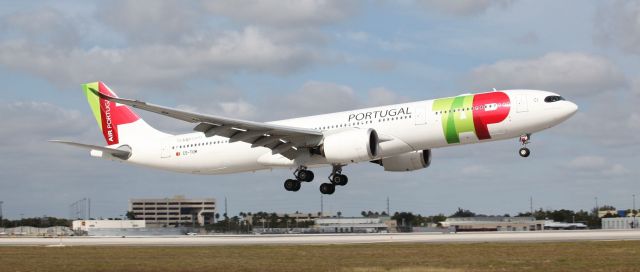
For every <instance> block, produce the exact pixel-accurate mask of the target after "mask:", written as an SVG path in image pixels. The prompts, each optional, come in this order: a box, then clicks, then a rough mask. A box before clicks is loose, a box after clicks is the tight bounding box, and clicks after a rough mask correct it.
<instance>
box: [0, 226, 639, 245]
mask: <svg viewBox="0 0 640 272" xmlns="http://www.w3.org/2000/svg"><path fill="white" fill-rule="evenodd" d="M624 240H640V230H589V231H542V232H492V233H486V232H484V233H451V234H442V233H386V234H295V235H290V234H289V235H206V236H170V237H157V236H156V237H149V236H148V237H126V238H122V237H120V236H118V237H65V238H62V239H59V238H58V239H54V238H34V237H3V238H0V246H215V245H288V244H298V245H323V244H371V243H486V242H492V243H496V242H499V243H510V242H562V241H624Z"/></svg>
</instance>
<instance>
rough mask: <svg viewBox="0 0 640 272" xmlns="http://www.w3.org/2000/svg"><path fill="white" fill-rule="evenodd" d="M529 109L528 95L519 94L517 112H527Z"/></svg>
mask: <svg viewBox="0 0 640 272" xmlns="http://www.w3.org/2000/svg"><path fill="white" fill-rule="evenodd" d="M527 111H529V105H528V104H527V96H526V95H517V96H516V112H527Z"/></svg>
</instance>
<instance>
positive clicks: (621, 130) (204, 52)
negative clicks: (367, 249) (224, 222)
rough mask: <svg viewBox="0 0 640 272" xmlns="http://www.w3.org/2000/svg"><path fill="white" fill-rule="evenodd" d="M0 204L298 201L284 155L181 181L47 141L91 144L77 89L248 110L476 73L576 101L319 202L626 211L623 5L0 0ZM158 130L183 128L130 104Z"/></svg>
mask: <svg viewBox="0 0 640 272" xmlns="http://www.w3.org/2000/svg"><path fill="white" fill-rule="evenodd" d="M0 7H1V8H0V82H2V83H3V84H2V92H1V93H2V96H0V116H3V117H4V118H2V121H0V122H1V123H0V136H1V138H2V139H3V141H2V143H0V151H1V152H2V154H4V156H2V157H1V158H0V201H4V202H5V204H4V213H5V215H6V216H8V217H12V218H16V217H19V215H20V214H24V215H25V216H41V215H44V214H47V215H53V216H66V215H67V214H68V206H69V205H70V204H71V203H73V202H75V201H76V200H78V199H82V198H84V197H89V198H91V199H92V203H93V208H92V209H93V214H94V215H96V216H103V217H113V216H117V215H120V214H122V213H123V212H124V211H125V210H126V209H127V201H128V199H129V198H134V197H168V196H172V195H175V194H182V195H186V196H187V197H215V198H217V199H219V200H222V199H223V198H224V197H225V196H226V197H228V199H229V204H230V205H229V211H230V213H232V214H237V213H238V212H240V211H259V210H266V211H282V212H294V211H302V212H316V211H318V210H319V206H320V203H319V202H320V194H319V192H318V189H317V185H319V183H320V182H318V180H322V179H323V177H324V176H325V175H328V172H329V169H328V168H324V169H318V170H316V177H317V180H316V181H315V182H314V183H313V184H310V185H307V186H303V188H302V190H301V191H300V192H298V193H295V194H294V193H290V192H286V191H284V189H283V188H282V181H283V180H284V179H285V178H289V177H290V176H291V173H290V171H289V170H274V171H264V172H257V173H245V174H234V175H225V176H191V175H184V174H175V173H168V172H163V171H157V170H151V169H145V168H138V167H133V166H129V165H125V164H122V163H114V162H109V161H102V160H95V159H90V158H89V157H88V154H85V153H84V152H83V151H80V150H73V149H68V148H65V147H61V146H57V145H52V144H49V143H47V142H46V140H48V139H68V140H75V141H80V142H85V143H93V144H102V142H103V140H102V138H101V136H100V132H99V130H98V128H97V126H96V124H95V121H94V120H92V119H93V117H92V116H91V113H90V110H89V107H88V105H87V104H86V100H85V98H84V96H83V95H82V93H81V91H80V84H81V83H84V82H91V81H96V80H102V81H105V82H107V83H108V84H109V86H110V87H111V88H112V89H114V90H115V91H116V92H118V94H119V95H120V96H123V97H131V98H137V99H144V100H147V101H151V102H154V103H157V104H163V105H167V106H172V107H180V108H183V109H189V110H195V111H199V112H203V113H210V114H219V115H224V116H229V117H234V118H244V119H250V120H258V121H266V120H275V119H279V118H287V117H295V116H300V115H311V114H318V113H325V112H332V111H337V110H345V109H351V108H357V107H364V106H371V105H382V104H391V103H397V102H405V101H412V100H424V99H431V98H437V97H442V96H450V95H456V94H460V93H466V92H472V91H486V90H490V89H491V88H494V87H495V88H498V89H508V88H528V89H544V90H550V91H555V92H558V93H560V94H562V95H563V96H565V97H566V98H567V99H569V100H572V101H574V102H576V103H577V104H578V105H579V106H580V112H579V113H578V114H576V115H575V116H574V117H573V118H572V119H570V120H568V121H567V122H565V123H564V124H561V125H560V126H558V127H555V128H552V129H550V130H547V131H544V132H541V133H538V134H535V135H533V140H532V144H531V146H530V147H531V149H532V152H533V154H532V156H531V157H530V158H528V159H521V158H519V157H518V155H517V149H518V148H519V145H518V143H517V141H516V140H515V139H514V140H513V141H502V142H493V143H485V144H480V145H471V146H460V147H453V148H448V149H437V150H434V151H433V156H434V157H433V163H432V165H431V167H429V168H427V169H423V170H420V171H415V172H411V173H385V172H383V170H382V169H381V168H380V167H379V166H377V165H373V164H359V165H351V166H348V167H347V168H345V173H347V174H348V175H349V177H350V183H349V185H348V186H347V187H345V188H340V189H341V190H338V192H337V193H336V194H334V195H332V196H326V197H325V207H326V209H327V210H328V211H331V212H337V211H342V212H343V214H345V215H357V214H359V213H360V211H361V210H370V209H371V210H379V211H381V210H384V209H385V207H386V198H387V196H388V197H390V199H391V209H392V211H397V210H409V211H414V212H418V213H422V214H435V213H441V212H442V213H445V214H450V213H452V212H454V211H455V210H456V209H457V207H463V208H466V209H471V210H473V211H475V212H478V213H486V214H504V213H517V212H520V211H526V210H528V208H529V197H530V196H531V197H533V199H534V206H535V207H536V208H539V207H542V208H553V209H555V208H568V209H590V208H592V207H593V206H594V197H598V199H599V203H600V204H610V205H614V206H616V207H619V208H630V206H631V201H632V197H631V195H632V194H640V186H639V184H638V182H637V176H638V174H639V171H640V170H638V167H636V165H637V159H638V156H637V154H638V153H639V152H640V148H639V144H640V137H638V135H640V110H638V107H637V105H638V102H640V80H639V79H638V76H639V74H640V73H639V71H640V69H639V68H640V65H639V63H640V62H639V56H640V1H524V0H497V1H488V0H486V1H485V0H477V1H470V0H462V1H445V0H431V1H408V0H407V1H397V2H386V1H254V0H243V1H215V2H208V1H205V2H200V1H190V2H183V1H120V0H119V1H82V2H75V3H74V2H61V1H41V2H29V1H24V2H20V1H19V2H16V1H1V2H0ZM140 114H141V115H142V116H143V118H145V120H147V121H148V122H149V123H151V124H152V125H153V126H156V127H158V128H160V129H162V130H166V131H169V132H187V131H190V130H191V129H192V128H191V127H190V125H189V124H185V123H182V122H179V121H175V120H168V119H166V118H162V117H159V116H154V115H151V114H148V113H140Z"/></svg>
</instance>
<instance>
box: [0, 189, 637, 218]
mask: <svg viewBox="0 0 640 272" xmlns="http://www.w3.org/2000/svg"><path fill="white" fill-rule="evenodd" d="M631 196H632V197H633V210H634V211H635V210H636V194H633V195H631ZM0 204H2V202H0ZM0 207H1V206H0ZM0 211H1V209H0ZM0 217H2V212H0Z"/></svg>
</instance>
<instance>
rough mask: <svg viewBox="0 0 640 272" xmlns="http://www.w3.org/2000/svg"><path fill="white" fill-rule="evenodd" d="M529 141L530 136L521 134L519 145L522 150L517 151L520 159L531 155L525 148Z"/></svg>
mask: <svg viewBox="0 0 640 272" xmlns="http://www.w3.org/2000/svg"><path fill="white" fill-rule="evenodd" d="M529 139H531V134H523V135H522V136H520V143H521V144H522V148H520V150H519V151H518V153H519V154H520V157H523V158H526V157H529V155H530V154H531V151H530V150H529V149H528V148H527V144H528V143H529Z"/></svg>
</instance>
